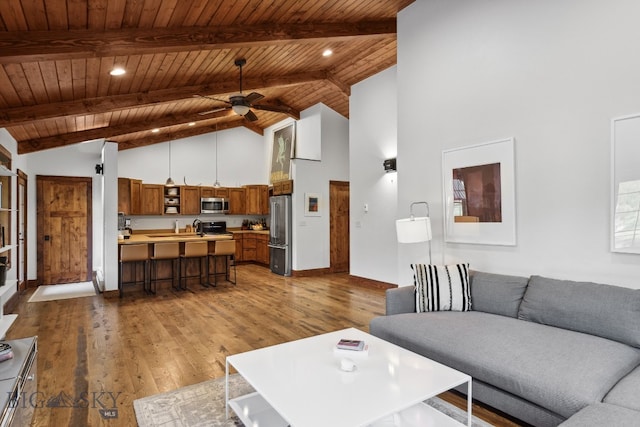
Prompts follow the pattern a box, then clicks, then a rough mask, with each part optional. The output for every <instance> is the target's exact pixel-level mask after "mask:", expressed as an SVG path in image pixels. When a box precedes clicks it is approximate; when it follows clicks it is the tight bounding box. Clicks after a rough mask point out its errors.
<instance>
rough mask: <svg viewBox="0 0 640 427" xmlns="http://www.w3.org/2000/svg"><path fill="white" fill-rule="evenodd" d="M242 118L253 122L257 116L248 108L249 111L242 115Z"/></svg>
mask: <svg viewBox="0 0 640 427" xmlns="http://www.w3.org/2000/svg"><path fill="white" fill-rule="evenodd" d="M244 118H245V119H247V120H249V121H250V122H255V121H256V120H258V116H256V114H255V113H254V112H253V111H251V110H249V112H248V113H247V114H245V115H244Z"/></svg>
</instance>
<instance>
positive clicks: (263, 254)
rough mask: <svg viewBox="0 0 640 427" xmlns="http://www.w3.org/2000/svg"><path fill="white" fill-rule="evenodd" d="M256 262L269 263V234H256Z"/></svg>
mask: <svg viewBox="0 0 640 427" xmlns="http://www.w3.org/2000/svg"><path fill="white" fill-rule="evenodd" d="M255 236H256V262H259V263H260V264H264V265H269V236H268V235H267V234H256V235H255Z"/></svg>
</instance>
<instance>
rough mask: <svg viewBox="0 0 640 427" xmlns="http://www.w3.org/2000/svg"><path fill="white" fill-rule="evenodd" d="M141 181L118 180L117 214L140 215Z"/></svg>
mask: <svg viewBox="0 0 640 427" xmlns="http://www.w3.org/2000/svg"><path fill="white" fill-rule="evenodd" d="M141 196H142V180H140V179H131V178H118V212H124V214H125V215H140V213H141V211H142V199H141Z"/></svg>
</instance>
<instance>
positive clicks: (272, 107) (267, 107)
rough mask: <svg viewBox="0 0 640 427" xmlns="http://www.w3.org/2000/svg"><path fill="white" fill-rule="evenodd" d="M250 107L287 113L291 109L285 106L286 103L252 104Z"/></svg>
mask: <svg viewBox="0 0 640 427" xmlns="http://www.w3.org/2000/svg"><path fill="white" fill-rule="evenodd" d="M251 107H253V108H255V109H256V110H264V111H274V112H276V113H288V112H290V111H291V108H290V107H287V106H286V105H267V104H264V105H252V106H251Z"/></svg>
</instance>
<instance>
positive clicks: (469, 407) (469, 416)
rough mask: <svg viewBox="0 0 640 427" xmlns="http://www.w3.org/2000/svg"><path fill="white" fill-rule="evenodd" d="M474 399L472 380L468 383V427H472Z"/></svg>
mask: <svg viewBox="0 0 640 427" xmlns="http://www.w3.org/2000/svg"><path fill="white" fill-rule="evenodd" d="M472 404H473V399H472V397H471V378H469V382H467V427H471V406H472Z"/></svg>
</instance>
